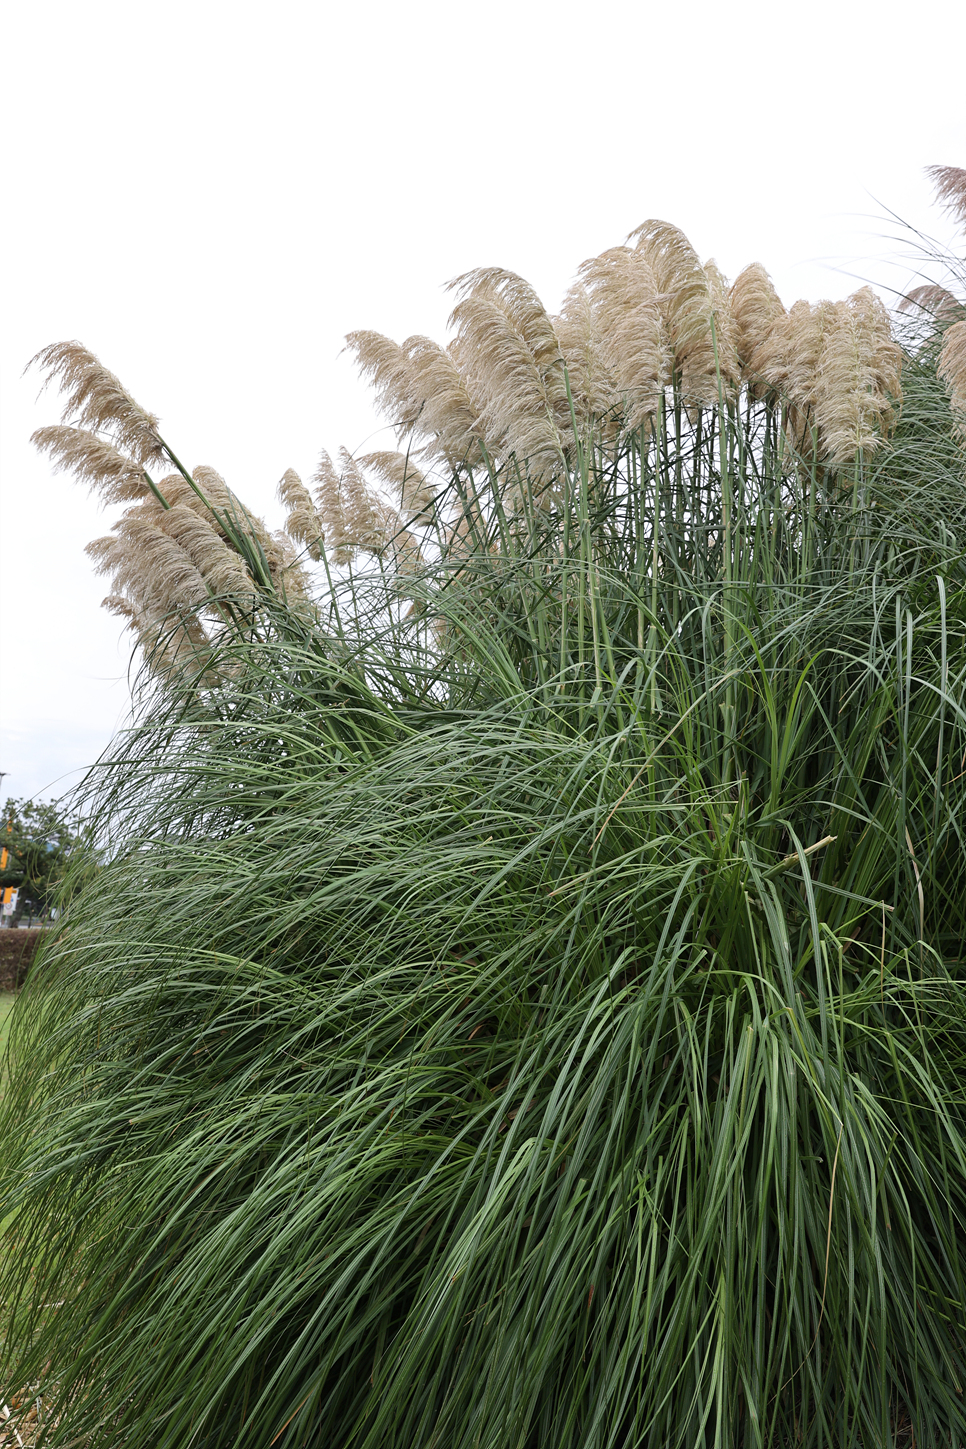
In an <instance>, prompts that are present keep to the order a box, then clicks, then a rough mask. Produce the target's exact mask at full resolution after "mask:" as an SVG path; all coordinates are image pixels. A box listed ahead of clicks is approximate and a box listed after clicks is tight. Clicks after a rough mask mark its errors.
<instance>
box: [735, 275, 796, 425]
mask: <svg viewBox="0 0 966 1449" xmlns="http://www.w3.org/2000/svg"><path fill="white" fill-rule="evenodd" d="M731 313H732V316H733V317H734V319H735V329H736V347H737V352H738V360H739V363H740V366H741V372H742V376H743V378H744V380H745V382H746V383H747V384H748V388H749V391H750V393H751V395H752V397H755V398H760V397H765V396H766V395H767V394H768V393H769V392H777V391H780V389H781V388H782V386H783V384H784V382H785V372H784V367H783V364H782V348H783V343H784V338H785V324H786V321H787V316H788V314H787V313H786V311H785V308H784V307H783V305H782V302H781V299H780V297H779V296H778V293H777V292H776V291H775V288H774V286H773V285H772V280H771V277H769V275H768V273H767V272H766V271H765V268H764V267H763V266H762V265H761V263H760V262H752V263H751V265H750V266H747V267H745V269H744V271H742V272H739V273H738V276H737V277H736V278H735V280H734V282H733V283H732V286H731Z"/></svg>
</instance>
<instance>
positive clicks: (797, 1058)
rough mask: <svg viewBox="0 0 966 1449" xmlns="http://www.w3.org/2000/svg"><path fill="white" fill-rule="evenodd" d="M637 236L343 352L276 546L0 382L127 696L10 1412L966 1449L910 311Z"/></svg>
mask: <svg viewBox="0 0 966 1449" xmlns="http://www.w3.org/2000/svg"><path fill="white" fill-rule="evenodd" d="M631 242H632V243H633V245H630V246H628V247H625V248H616V249H614V250H613V251H611V252H607V253H605V254H604V255H603V256H602V257H600V258H597V259H595V260H593V261H592V262H588V263H586V264H585V266H584V267H583V268H582V269H581V273H580V277H579V280H578V282H577V283H576V284H575V286H574V288H573V289H572V290H571V292H570V293H569V294H568V297H567V300H566V302H565V304H564V309H563V312H562V313H561V316H560V317H557V318H551V317H550V316H549V315H548V314H547V313H546V312H545V310H544V309H543V307H542V304H541V303H540V301H539V299H538V298H537V297H536V296H535V294H534V293H533V291H532V289H530V288H529V287H528V286H527V285H526V284H525V283H524V282H523V281H522V279H520V278H517V277H515V276H514V275H513V274H511V273H508V272H504V271H500V270H498V269H486V270H480V271H478V272H475V273H472V274H470V275H469V276H468V277H465V278H462V279H460V281H459V283H458V288H457V291H458V300H457V304H456V310H455V312H454V327H455V336H454V339H453V341H452V343H451V344H450V345H449V347H447V348H442V347H438V346H437V345H436V344H434V343H431V342H430V341H429V340H428V339H426V338H420V337H416V338H410V339H408V340H407V341H406V342H404V343H403V344H399V345H397V344H395V343H391V342H390V341H389V340H388V339H385V338H379V337H378V336H377V335H375V334H372V333H359V334H355V335H354V337H353V338H352V339H350V340H351V342H352V345H353V346H354V348H355V350H356V353H357V355H358V357H359V360H360V364H361V366H362V369H363V371H364V372H365V373H366V374H367V375H368V377H369V378H370V379H371V380H372V382H373V383H374V385H375V387H376V389H377V392H378V394H379V396H380V398H381V400H382V403H383V405H384V407H385V408H386V409H387V412H388V415H389V417H390V419H391V420H392V421H393V422H394V423H396V424H397V427H398V432H399V447H400V451H399V452H397V453H381V454H375V455H370V457H369V458H368V459H366V460H361V461H360V460H354V459H352V458H350V457H348V455H345V456H343V457H342V458H341V460H340V465H339V466H338V467H337V466H336V465H335V464H334V463H333V462H332V460H331V459H329V458H328V457H327V456H324V457H323V459H322V462H321V464H320V468H319V471H318V475H317V477H316V478H315V479H314V480H312V484H313V487H312V488H310V487H307V486H306V485H304V484H303V483H302V482H301V480H300V479H299V478H298V476H297V475H296V474H294V473H293V472H289V473H287V474H286V475H285V477H284V478H283V480H282V484H281V493H282V497H283V501H284V502H285V504H286V507H287V508H288V510H289V525H288V539H287V540H286V539H278V538H276V539H272V538H271V537H270V536H269V535H268V534H267V532H266V531H265V529H264V526H263V525H262V524H260V522H259V521H258V520H257V519H255V518H254V517H253V516H252V515H251V514H250V513H249V512H248V511H247V510H245V509H244V508H243V507H242V505H241V504H240V503H239V502H238V501H237V499H235V498H234V495H232V494H231V493H230V490H228V488H227V485H225V484H224V483H223V482H221V480H218V481H217V482H216V481H215V480H216V478H217V475H213V474H212V473H211V471H210V470H209V471H208V472H204V471H202V470H195V472H194V473H193V474H189V473H188V471H187V470H186V469H183V468H182V466H181V465H180V464H179V463H178V462H177V460H176V459H175V457H174V455H173V454H172V453H171V452H170V450H169V449H168V447H167V444H165V443H164V442H163V441H162V440H161V438H160V434H159V433H158V431H157V428H158V425H157V422H156V420H155V419H153V418H152V417H150V415H148V414H146V413H144V412H143V410H140V409H138V408H137V405H136V404H134V403H133V400H128V401H124V399H125V398H126V397H127V395H126V394H124V393H123V390H122V389H121V390H120V391H118V389H120V384H117V386H116V387H115V383H116V379H113V380H111V381H110V385H109V386H108V383H107V382H105V381H104V378H110V375H109V374H104V375H103V378H101V381H98V380H97V377H101V374H97V377H94V380H93V382H91V383H90V386H88V382H89V381H90V377H89V374H88V372H85V371H84V369H85V368H87V369H88V370H90V369H92V368H94V367H95V366H96V367H99V366H100V364H96V360H91V359H89V354H83V356H82V355H81V353H79V352H78V353H76V354H75V353H70V352H68V351H65V350H63V349H62V350H60V351H58V350H56V349H54V350H49V352H48V354H45V355H44V357H43V359H42V360H43V361H44V362H45V364H46V365H47V366H48V367H53V369H54V371H56V370H57V368H59V369H60V373H59V374H58V375H60V376H61V377H62V379H64V380H66V382H67V384H68V387H69V388H73V389H74V391H73V392H72V393H69V402H70V406H71V407H72V408H73V409H74V411H75V412H76V413H77V415H78V420H79V422H80V424H81V427H82V428H87V429H88V430H89V429H90V427H91V426H92V424H97V426H98V427H99V428H100V430H101V433H106V434H107V437H101V433H98V434H97V437H98V438H100V442H99V443H98V445H97V446H96V447H95V444H94V443H93V442H83V441H81V442H78V441H77V439H76V437H75V436H74V434H73V433H71V434H69V435H68V433H66V432H64V431H63V430H56V429H54V430H51V429H47V430H45V431H44V433H43V434H42V435H41V436H40V438H39V441H40V443H41V444H42V445H43V446H46V447H48V448H49V449H50V450H51V451H52V452H53V454H54V456H55V457H57V458H58V459H60V460H61V461H62V462H64V463H65V464H66V465H68V466H73V467H74V468H75V470H76V471H78V473H79V475H80V476H82V477H84V478H85V480H87V481H88V482H93V483H94V484H95V485H96V486H98V487H100V488H102V489H103V490H105V491H106V493H107V495H108V496H110V497H116V498H119V499H123V500H125V501H129V511H128V513H127V514H125V516H124V518H123V519H122V520H121V522H120V524H119V525H118V527H117V529H116V533H115V538H114V539H113V540H111V541H109V542H108V543H107V544H99V545H98V546H97V549H96V550H95V557H96V558H97V560H98V562H99V564H100V566H101V567H103V568H104V569H105V570H106V571H108V572H110V573H111V574H112V577H113V580H114V601H115V602H114V605H113V606H114V607H122V606H123V607H126V608H128V609H129V610H130V611H131V617H132V622H133V623H134V627H135V629H136V632H137V636H138V638H139V639H140V640H141V642H142V645H143V647H144V650H145V655H146V668H147V669H148V670H149V671H152V672H151V673H150V678H151V679H152V680H153V683H150V684H148V685H146V686H145V690H144V694H143V698H142V703H141V713H140V716H139V718H138V721H137V723H136V726H135V727H134V728H133V729H131V730H130V731H129V732H128V733H127V734H126V735H125V736H123V737H121V738H120V739H119V740H118V741H117V742H116V744H115V746H114V747H113V750H112V752H111V753H110V755H109V756H108V757H107V758H106V759H105V760H104V761H102V762H101V764H100V765H99V766H98V768H97V770H96V772H95V773H94V775H93V776H92V781H91V784H90V786H89V802H90V808H91V809H92V810H93V811H94V813H95V818H96V820H97V822H98V826H99V829H100V832H101V836H102V838H103V839H104V840H105V841H106V842H108V843H109V845H110V850H109V856H110V859H109V863H108V864H106V865H105V866H104V867H103V868H102V869H101V870H100V871H99V872H98V873H97V874H96V876H95V877H94V878H93V879H91V880H89V881H87V882H85V883H84V884H83V889H80V890H79V891H78V893H77V894H76V895H75V897H74V898H73V900H72V904H71V906H70V909H69V911H68V912H67V915H66V919H65V921H64V924H63V927H62V929H61V930H60V931H59V933H58V936H57V939H56V940H55V941H54V942H53V944H52V945H51V946H49V947H48V949H47V950H46V952H45V957H44V962H43V965H42V967H41V968H40V969H38V971H37V972H36V974H35V976H34V977H32V979H31V982H30V985H29V986H28V989H27V992H26V999H25V1001H24V1003H23V1005H22V1007H21V1009H20V1010H19V1011H18V1021H17V1025H16V1038H15V1067H14V1070H13V1074H12V1079H11V1083H10V1086H9V1089H8V1092H7V1096H6V1100H5V1104H4V1119H3V1123H2V1133H0V1143H2V1146H0V1155H2V1174H3V1175H2V1181H3V1202H2V1210H3V1213H4V1214H5V1215H8V1227H7V1229H6V1253H5V1257H4V1267H3V1280H2V1290H0V1291H2V1300H3V1302H4V1305H5V1310H4V1312H5V1329H6V1337H5V1345H4V1365H3V1376H4V1382H5V1383H7V1384H11V1385H14V1386H17V1387H19V1386H20V1385H30V1386H31V1388H32V1392H33V1394H34V1397H35V1398H36V1399H38V1400H39V1401H40V1403H41V1404H42V1406H43V1410H44V1413H43V1415H42V1418H43V1419H44V1429H43V1435H42V1442H43V1443H45V1444H47V1445H50V1446H61V1445H64V1446H66V1445H67V1444H78V1443H84V1444H89V1445H91V1446H97V1445H104V1446H108V1445H109V1446H111V1449H119V1446H125V1449H126V1446H130V1449H135V1446H138V1449H141V1446H143V1449H174V1446H178V1449H182V1446H197V1449H202V1446H203V1449H216V1446H229V1445H241V1444H245V1445H249V1444H251V1445H260V1446H266V1449H267V1446H270V1445H280V1446H288V1449H294V1446H309V1445H311V1446H320V1449H321V1446H326V1449H349V1446H353V1449H364V1446H365V1449H374V1446H380V1449H386V1446H397V1449H403V1446H405V1449H410V1446H417V1445H418V1446H427V1449H429V1446H435V1449H464V1446H465V1449H470V1446H474V1449H475V1446H484V1449H506V1446H510V1445H513V1446H519V1449H605V1446H606V1449H631V1446H641V1449H645V1446H647V1449H658V1446H661V1449H665V1446H670V1445H680V1446H688V1449H691V1446H695V1445H702V1446H705V1445H707V1446H712V1445H713V1446H715V1449H719V1446H720V1449H724V1446H742V1449H745V1446H762V1449H763V1446H766V1445H767V1446H776V1449H778V1446H789V1449H790V1446H792V1445H796V1446H799V1445H802V1446H814V1449H818V1446H826V1449H846V1446H856V1449H857V1446H871V1445H876V1446H885V1445H899V1444H906V1443H911V1442H913V1437H912V1436H914V1442H915V1444H916V1445H917V1446H920V1449H925V1446H934V1449H940V1446H943V1449H951V1446H953V1445H958V1444H960V1443H963V1442H966V1403H964V1398H963V1387H964V1381H966V1330H964V1322H966V1312H964V1304H966V1089H964V1082H966V997H964V975H963V960H962V941H963V939H964V936H966V855H964V848H963V830H964V805H966V769H964V760H966V566H964V556H966V555H964V547H966V488H964V481H963V455H962V451H961V447H960V441H959V437H958V433H957V427H958V421H957V415H956V412H955V407H956V394H955V389H953V397H952V402H951V400H950V396H949V393H948V391H947V390H946V385H945V383H944V378H947V373H948V367H947V369H946V372H943V371H942V370H941V369H940V364H939V358H940V356H942V357H943V358H946V359H948V356H949V355H950V354H949V348H950V342H949V338H950V336H951V335H952V331H953V330H954V329H953V328H952V327H950V328H949V330H948V331H945V332H944V331H943V329H944V328H945V327H947V326H948V319H940V320H939V321H936V322H934V324H933V327H932V331H931V332H930V333H929V336H928V337H927V339H926V341H925V342H924V343H923V342H922V341H921V336H920V341H919V343H917V345H916V346H915V347H914V346H913V345H912V343H911V342H909V343H907V344H905V346H903V345H900V344H901V343H902V341H903V339H902V338H899V339H898V340H897V339H896V337H894V336H893V334H892V331H891V329H890V325H889V320H888V318H887V316H886V315H885V313H884V311H883V309H882V308H881V304H879V303H878V302H877V300H876V299H875V298H874V296H873V295H872V294H871V293H868V292H866V291H864V290H863V291H861V292H859V293H857V294H856V295H855V297H853V298H852V299H850V300H849V301H848V302H845V303H837V304H831V303H829V304H824V305H822V306H820V307H819V308H810V307H808V305H807V304H798V308H797V310H796V308H792V309H791V311H790V312H788V313H786V311H785V309H784V307H783V306H782V304H781V303H780V301H779V300H778V298H777V297H776V296H775V294H774V289H773V288H772V287H771V284H770V282H769V279H768V277H767V274H766V273H765V272H764V269H763V268H761V267H753V268H749V269H748V270H747V271H746V272H745V273H743V274H742V276H741V277H740V278H739V279H738V281H737V282H736V283H735V284H734V286H733V287H732V288H730V289H728V288H727V286H726V284H725V282H724V279H723V278H722V277H721V276H720V273H719V272H718V271H717V269H716V268H714V267H713V264H706V265H704V266H702V264H701V263H700V262H699V261H698V259H697V257H696V256H695V255H694V253H693V251H692V249H691V248H690V246H689V244H688V243H687V240H686V238H684V237H683V236H682V234H681V233H680V232H678V231H677V230H676V228H673V227H670V226H669V225H667V224H666V223H657V222H651V223H646V224H645V226H644V227H642V228H641V229H640V230H639V232H638V233H636V234H635V235H634V237H632V238H631ZM937 329H938V330H937ZM64 359H66V361H65V360H64ZM943 365H944V366H946V364H945V363H944V364H943ZM91 376H93V374H91ZM77 378H81V379H82V380H83V379H87V381H84V383H83V386H81V383H79V382H78V381H77ZM947 381H948V378H947ZM84 388H87V391H84ZM99 388H100V389H101V390H102V392H103V393H104V396H105V397H107V396H108V395H109V402H108V403H105V404H104V405H103V407H102V408H101V411H100V412H97V413H96V416H95V412H94V411H92V408H94V407H95V404H94V403H93V402H91V401H89V399H91V398H94V399H96V398H97V397H98V396H100V394H99V393H98V389H99ZM118 399H120V401H119V400H118ZM97 407H101V404H100V403H97ZM85 410H86V411H85ZM69 426H70V421H69V419H68V420H67V421H65V423H64V425H63V427H64V428H67V427H69ZM112 429H113V433H112V431H111V430H112ZM91 436H92V437H93V436H94V435H93V434H92V435H91ZM98 448H100V449H101V451H98ZM119 458H120V459H121V461H118V459H119ZM159 460H160V461H161V462H162V464H164V465H165V466H166V465H168V464H171V465H173V467H174V472H173V474H172V475H171V476H170V477H168V478H166V479H161V480H160V481H155V479H154V477H153V475H150V476H149V475H148V474H147V472H146V471H145V470H146V469H147V468H148V466H152V467H153V466H154V463H155V462H157V461H159ZM291 540H294V541H295V544H296V545H298V546H300V547H301V549H302V550H303V558H302V560H301V561H299V560H298V559H297V558H296V557H295V548H294V547H293V546H292V544H291ZM312 561H316V562H317V563H318V564H319V566H320V567H322V568H323V571H324V573H325V580H324V583H323V585H322V588H321V593H320V594H319V595H318V596H317V597H315V598H313V594H312V581H311V578H310V575H309V573H308V571H307V570H308V565H309V563H311V562H312ZM118 601H120V602H118Z"/></svg>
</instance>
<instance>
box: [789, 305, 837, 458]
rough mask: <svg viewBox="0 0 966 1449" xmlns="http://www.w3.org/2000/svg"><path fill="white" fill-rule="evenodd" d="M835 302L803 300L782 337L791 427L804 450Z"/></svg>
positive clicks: (816, 403)
mask: <svg viewBox="0 0 966 1449" xmlns="http://www.w3.org/2000/svg"><path fill="white" fill-rule="evenodd" d="M834 321H835V303H834V302H828V301H821V302H816V303H809V302H805V301H799V302H795V303H793V305H792V307H791V308H790V309H789V313H788V320H787V322H786V323H785V327H784V336H783V340H782V356H783V372H784V378H785V387H786V390H787V393H788V400H789V405H790V406H789V431H790V433H791V434H792V441H793V442H794V444H795V446H796V447H797V448H798V449H800V450H801V451H802V452H803V453H805V454H807V453H808V451H809V447H810V430H811V428H812V427H813V426H814V425H815V423H816V418H815V412H816V408H817V406H818V390H819V379H818V362H819V358H820V357H821V355H822V349H823V347H824V345H825V337H826V333H827V332H828V330H829V329H830V328H831V327H832V326H833V325H834Z"/></svg>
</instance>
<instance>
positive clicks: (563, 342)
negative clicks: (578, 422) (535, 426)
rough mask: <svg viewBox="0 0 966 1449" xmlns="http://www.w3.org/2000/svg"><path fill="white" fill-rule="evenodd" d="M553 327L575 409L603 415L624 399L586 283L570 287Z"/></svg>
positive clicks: (593, 415) (581, 412) (591, 415)
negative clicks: (615, 377)
mask: <svg viewBox="0 0 966 1449" xmlns="http://www.w3.org/2000/svg"><path fill="white" fill-rule="evenodd" d="M553 326H554V331H555V332H556V334H557V341H558V342H559V343H560V355H561V356H562V357H563V360H564V362H565V364H566V367H567V376H568V377H569V379H570V393H571V396H572V397H573V400H574V408H575V409H576V411H577V412H578V413H579V414H580V415H581V416H584V417H596V418H602V417H603V416H605V415H606V414H608V413H610V412H611V410H612V409H613V408H615V407H616V406H617V404H618V403H619V402H620V393H619V392H618V390H617V385H616V383H615V381H614V377H613V375H612V373H611V371H610V368H609V367H608V365H607V363H606V362H605V360H604V351H605V346H606V344H605V339H604V336H603V335H602V330H601V326H600V319H599V315H598V312H597V309H596V308H595V306H594V302H593V299H592V297H591V294H590V290H589V289H588V288H587V287H586V286H585V285H584V283H583V282H575V283H574V285H573V286H572V287H571V288H570V290H569V291H568V293H567V295H566V297H565V298H564V301H563V306H562V308H561V310H560V315H559V316H558V317H555V318H554V319H553Z"/></svg>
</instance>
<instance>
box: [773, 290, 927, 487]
mask: <svg viewBox="0 0 966 1449" xmlns="http://www.w3.org/2000/svg"><path fill="white" fill-rule="evenodd" d="M796 305H798V304H796ZM794 314H795V308H793V309H792V315H793V316H794ZM801 317H802V327H801V337H802V346H801V348H800V350H799V351H798V352H797V353H796V354H795V357H794V368H793V370H792V371H791V372H790V379H789V381H790V388H791V390H792V392H793V395H794V396H795V397H796V398H798V399H801V405H802V406H803V407H807V408H808V409H809V410H810V413H811V417H812V418H813V420H814V423H815V424H816V425H817V427H818V430H819V447H820V450H821V454H822V456H823V459H824V460H826V461H827V462H829V463H831V464H832V465H833V466H834V467H838V468H841V467H844V466H845V465H846V464H848V463H849V462H850V461H851V460H852V459H853V458H854V456H855V454H856V453H857V452H858V451H859V450H860V449H861V450H862V451H863V452H864V453H866V454H868V453H871V452H874V451H875V450H876V449H877V448H879V447H881V446H882V443H883V441H884V440H885V438H886V437H887V436H888V433H889V431H890V429H891V427H892V425H893V423H894V421H895V410H894V403H895V402H896V401H897V400H898V398H899V396H900V381H899V372H900V367H901V358H902V354H901V352H900V349H899V348H898V347H897V346H896V344H895V343H894V342H893V340H892V333H891V329H890V326H889V314H888V312H887V311H886V309H885V306H884V305H883V303H882V302H881V301H880V299H879V298H878V297H877V296H876V294H875V293H874V292H873V291H872V289H871V287H861V288H860V289H859V290H858V291H857V292H854V293H853V294H852V296H851V297H848V298H846V300H845V301H844V302H836V303H820V304H819V307H818V308H817V309H812V310H811V311H810V313H809V317H808V320H807V323H806V320H805V314H804V312H802V314H801ZM806 365H808V366H809V367H810V368H811V372H810V375H809V376H808V377H806V376H805V375H804V367H805V366H806Z"/></svg>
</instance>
